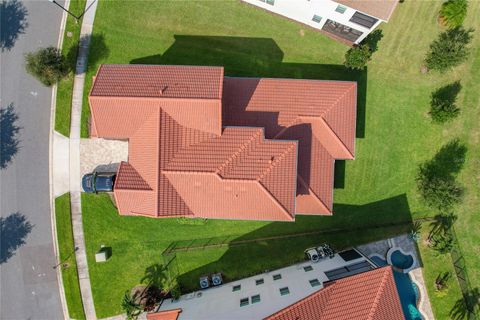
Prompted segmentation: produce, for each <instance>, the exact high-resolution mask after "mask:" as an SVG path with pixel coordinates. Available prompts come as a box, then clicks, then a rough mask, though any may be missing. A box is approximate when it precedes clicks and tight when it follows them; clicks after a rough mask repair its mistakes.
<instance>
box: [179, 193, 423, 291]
mask: <svg viewBox="0 0 480 320" xmlns="http://www.w3.org/2000/svg"><path fill="white" fill-rule="evenodd" d="M334 211H335V213H336V215H333V216H330V217H319V216H297V217H296V222H295V223H290V222H272V223H270V224H268V225H266V226H264V227H263V228H260V229H258V230H255V231H253V232H251V233H248V234H245V235H243V236H240V237H238V238H236V239H234V240H233V241H232V242H231V243H230V245H229V246H228V249H227V250H226V252H225V253H224V254H223V255H222V256H221V257H220V258H219V259H218V260H217V261H214V262H211V263H208V264H206V265H204V266H201V267H199V268H197V269H194V270H191V271H189V272H187V273H184V274H181V275H180V276H179V278H178V280H179V283H180V284H181V285H182V289H183V291H184V292H187V291H192V290H197V289H198V279H199V277H200V276H202V275H206V274H211V273H216V272H221V273H222V274H223V276H224V280H225V282H229V281H234V280H236V279H239V278H244V277H248V276H252V275H255V274H260V273H262V272H264V271H265V270H273V269H277V268H281V267H285V266H287V265H290V264H294V263H296V262H299V261H302V260H303V258H304V257H303V251H304V250H305V249H306V248H308V247H310V246H314V245H318V244H321V243H323V242H327V243H329V244H330V245H331V246H333V247H334V248H335V249H336V250H343V249H346V248H349V247H351V246H354V245H358V244H361V243H368V242H372V241H376V240H380V239H385V238H388V237H393V236H396V235H399V234H402V233H407V232H408V231H410V230H411V229H412V220H411V214H410V209H409V205H408V201H407V197H406V195H405V194H402V195H399V196H396V197H392V198H389V199H385V200H381V201H376V202H373V203H369V204H366V205H345V204H337V205H335V206H334ZM386 215H388V216H389V217H390V218H391V219H389V220H388V223H381V221H385V219H384V218H383V219H382V216H386ZM300 230H301V231H300ZM319 230H325V232H323V233H320V232H319V233H311V232H315V231H319ZM308 232H310V234H308V235H302V233H308ZM296 233H299V235H297V236H293V237H289V238H279V239H268V240H259V241H255V242H248V243H246V244H241V243H238V242H242V241H248V240H252V239H261V238H267V237H275V236H280V235H293V234H296ZM202 240H205V239H202ZM212 242H213V243H214V242H215V240H213V241H208V243H210V244H211V243H212ZM204 243H205V241H204ZM198 250H211V249H208V248H205V249H204V248H191V249H188V251H190V252H193V253H188V252H187V251H177V255H176V260H177V261H176V263H175V264H176V265H174V267H176V268H177V269H178V264H180V265H181V264H182V259H189V255H190V254H195V253H194V252H195V251H198ZM420 264H422V263H421V261H420Z"/></svg>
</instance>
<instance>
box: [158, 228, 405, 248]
mask: <svg viewBox="0 0 480 320" xmlns="http://www.w3.org/2000/svg"><path fill="white" fill-rule="evenodd" d="M410 224H411V222H410V221H406V222H399V223H385V224H378V225H375V226H369V227H357V228H348V229H345V228H337V229H329V230H314V231H309V232H300V233H290V234H284V235H278V236H269V237H261V238H252V239H243V240H238V238H239V237H241V236H239V235H230V236H224V237H211V238H203V239H193V240H179V241H175V242H172V243H171V244H170V245H169V246H168V247H167V249H165V251H164V252H163V254H166V255H168V254H170V253H174V252H179V251H190V250H200V249H201V250H203V249H211V248H218V247H223V246H237V245H243V244H248V243H255V242H261V241H271V240H281V239H291V238H297V237H305V236H311V235H321V234H325V235H326V234H334V233H339V232H344V233H347V232H356V231H365V230H373V229H381V228H387V227H399V226H408V225H410Z"/></svg>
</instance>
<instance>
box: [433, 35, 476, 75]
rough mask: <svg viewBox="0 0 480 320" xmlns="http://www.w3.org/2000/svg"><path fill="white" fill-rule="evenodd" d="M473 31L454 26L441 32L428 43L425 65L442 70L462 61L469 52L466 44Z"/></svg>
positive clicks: (470, 38)
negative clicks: (428, 49) (428, 50)
mask: <svg viewBox="0 0 480 320" xmlns="http://www.w3.org/2000/svg"><path fill="white" fill-rule="evenodd" d="M473 31H474V30H473V29H468V30H465V29H463V27H456V28H453V29H450V30H447V31H445V32H442V33H441V34H440V35H439V37H438V39H437V40H435V41H433V43H432V44H431V45H430V52H428V54H427V57H426V58H425V63H426V65H427V67H428V68H429V69H432V70H438V71H441V72H444V71H446V70H447V69H450V68H452V67H455V66H458V65H459V64H461V63H462V62H464V61H465V60H466V59H467V57H468V54H469V49H468V48H467V45H468V44H469V43H470V41H471V40H472V35H471V33H473Z"/></svg>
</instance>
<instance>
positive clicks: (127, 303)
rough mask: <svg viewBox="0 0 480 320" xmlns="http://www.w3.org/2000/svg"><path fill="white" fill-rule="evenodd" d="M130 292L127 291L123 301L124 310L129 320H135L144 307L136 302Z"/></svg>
mask: <svg viewBox="0 0 480 320" xmlns="http://www.w3.org/2000/svg"><path fill="white" fill-rule="evenodd" d="M136 298H137V297H133V296H132V295H131V294H130V292H128V291H126V292H125V295H124V296H123V299H122V309H123V311H124V312H125V313H126V315H127V319H128V320H135V319H137V318H138V316H139V315H140V314H141V313H142V306H141V305H140V304H139V303H138V302H137V301H136V300H137V299H136Z"/></svg>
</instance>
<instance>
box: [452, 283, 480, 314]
mask: <svg viewBox="0 0 480 320" xmlns="http://www.w3.org/2000/svg"><path fill="white" fill-rule="evenodd" d="M479 305H480V289H479V288H474V289H472V290H469V291H467V292H465V293H464V295H463V298H462V299H458V300H457V301H456V302H455V305H454V306H453V308H452V310H450V317H451V318H452V319H453V320H463V319H470V318H469V316H470V315H473V317H472V318H473V319H475V315H474V313H475V312H476V311H477V310H478V307H479Z"/></svg>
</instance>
